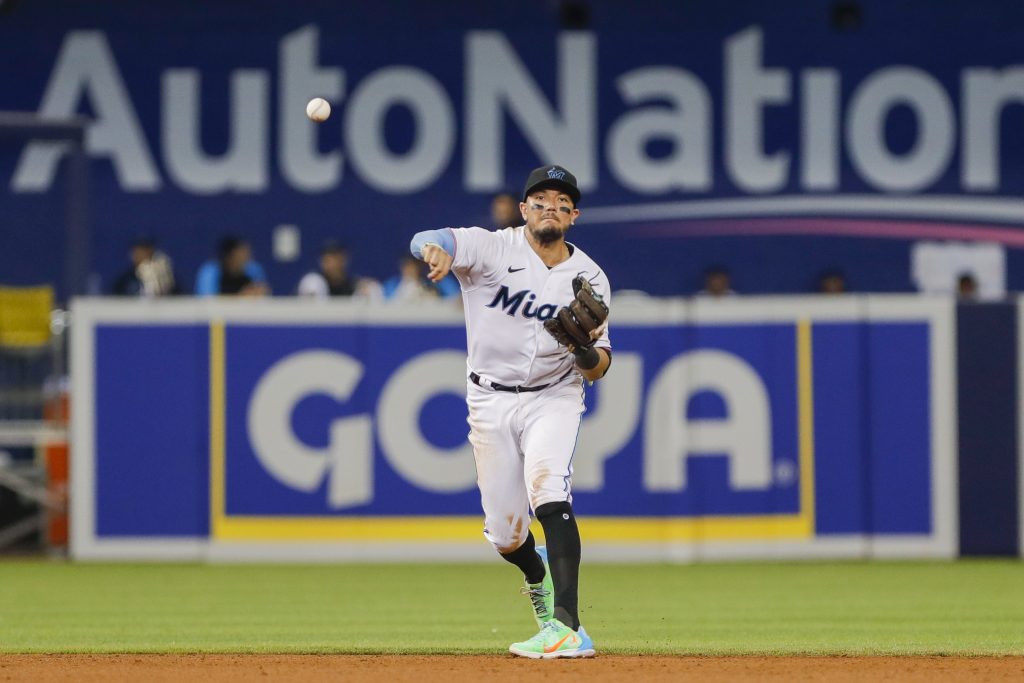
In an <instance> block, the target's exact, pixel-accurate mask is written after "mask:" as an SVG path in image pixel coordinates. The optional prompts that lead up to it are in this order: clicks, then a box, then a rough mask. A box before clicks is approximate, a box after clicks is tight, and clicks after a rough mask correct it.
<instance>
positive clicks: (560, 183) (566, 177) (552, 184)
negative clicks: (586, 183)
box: [523, 165, 580, 204]
mask: <svg viewBox="0 0 1024 683" xmlns="http://www.w3.org/2000/svg"><path fill="white" fill-rule="evenodd" d="M547 189H553V190H559V191H561V192H564V193H566V194H567V195H569V197H570V198H571V199H572V203H573V204H579V203H580V189H579V188H578V187H577V186H576V176H574V175H573V174H572V173H569V171H567V170H566V169H565V168H563V167H562V166H557V165H556V166H541V167H540V168H535V169H533V170H532V171H530V175H529V177H528V178H527V179H526V189H525V190H523V201H526V198H527V197H529V196H530V193H532V192H534V191H535V190H547Z"/></svg>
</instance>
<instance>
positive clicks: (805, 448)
mask: <svg viewBox="0 0 1024 683" xmlns="http://www.w3.org/2000/svg"><path fill="white" fill-rule="evenodd" d="M811 352H812V348H811V322H810V321H809V320H801V321H799V322H798V323H797V342H796V357H797V394H798V396H799V404H800V405H799V414H800V417H799V421H800V515H801V517H804V518H806V520H807V525H808V529H809V531H808V534H807V535H808V536H812V535H813V534H814V527H815V525H814V369H813V368H814V358H813V355H812V353H811Z"/></svg>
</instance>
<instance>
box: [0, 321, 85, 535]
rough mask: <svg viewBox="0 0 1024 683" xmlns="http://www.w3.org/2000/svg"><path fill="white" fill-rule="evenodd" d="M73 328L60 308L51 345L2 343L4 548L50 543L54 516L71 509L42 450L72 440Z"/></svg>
mask: <svg viewBox="0 0 1024 683" xmlns="http://www.w3.org/2000/svg"><path fill="white" fill-rule="evenodd" d="M67 329H68V313H67V312H66V311H63V310H55V311H53V312H52V313H51V316H50V335H49V339H48V341H46V342H45V343H42V344H39V345H30V346H27V345H21V344H19V345H17V346H5V345H2V344H0V501H3V500H5V499H6V504H4V505H2V506H0V551H3V550H4V549H7V548H10V547H12V546H16V545H18V544H22V546H23V545H24V544H25V543H26V540H28V541H29V542H30V545H33V544H32V543H31V541H32V538H33V537H34V536H35V537H37V538H38V539H39V542H38V546H39V547H44V546H45V544H46V542H47V533H46V531H47V527H48V525H49V523H50V520H51V517H52V516H53V515H63V514H65V511H66V500H65V498H66V496H65V494H64V491H63V487H60V489H54V487H51V486H50V482H49V479H48V471H47V462H46V458H45V457H44V453H43V452H42V450H41V449H42V447H44V446H46V445H47V444H54V443H66V441H67V401H66V396H67V347H66V340H67V334H66V333H67Z"/></svg>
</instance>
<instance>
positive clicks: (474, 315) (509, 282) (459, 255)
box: [451, 226, 611, 387]
mask: <svg viewBox="0 0 1024 683" xmlns="http://www.w3.org/2000/svg"><path fill="white" fill-rule="evenodd" d="M451 231H452V234H453V236H454V237H455V253H454V254H452V257H453V261H452V272H453V273H455V277H456V278H458V280H459V284H460V285H461V286H462V299H463V303H464V309H465V315H466V337H467V345H468V347H469V359H468V365H469V369H470V370H471V371H472V372H475V373H477V374H478V375H480V376H481V377H483V378H485V379H487V380H490V381H492V382H497V383H498V384H504V385H509V386H527V387H530V386H537V385H541V384H549V383H551V382H555V381H557V380H559V379H560V378H562V377H563V376H565V375H566V374H567V373H568V372H570V371H571V370H573V369H575V368H576V365H575V359H574V357H573V355H572V354H571V353H569V351H568V349H566V348H565V347H564V346H560V345H559V344H558V342H556V341H555V339H554V337H552V336H551V335H550V334H548V332H547V330H545V329H544V321H545V320H547V319H548V318H551V317H553V316H555V315H556V314H557V313H558V311H559V309H561V308H562V307H563V306H567V305H569V304H570V303H571V302H572V300H573V298H574V296H575V295H574V293H573V290H572V281H573V278H575V277H576V276H577V275H582V276H583V277H585V278H587V280H589V281H590V284H591V286H592V287H593V288H594V291H595V292H596V293H598V294H600V295H601V296H602V297H603V298H604V301H605V303H606V304H608V305H609V306H610V305H611V287H610V286H609V284H608V278H607V276H606V275H605V274H604V271H602V270H601V269H600V268H599V267H598V265H597V264H596V263H594V261H593V260H592V259H591V258H590V257H589V256H587V255H586V254H585V253H583V251H582V250H581V249H580V248H579V247H576V246H575V245H569V250H570V252H571V254H570V256H569V258H568V259H566V260H565V261H562V262H561V263H559V264H558V265H556V266H554V267H553V268H548V267H547V266H546V265H544V262H543V261H541V260H540V257H539V256H538V255H537V253H536V252H535V251H534V250H533V247H531V246H530V244H529V242H527V239H526V233H525V227H524V226H520V227H518V228H507V229H505V230H498V231H496V232H492V231H490V230H485V229H483V228H452V229H451ZM595 346H598V347H602V348H606V349H610V348H611V342H610V341H609V338H608V330H607V329H605V331H604V333H603V334H602V336H601V338H600V339H598V340H597V342H596V343H595Z"/></svg>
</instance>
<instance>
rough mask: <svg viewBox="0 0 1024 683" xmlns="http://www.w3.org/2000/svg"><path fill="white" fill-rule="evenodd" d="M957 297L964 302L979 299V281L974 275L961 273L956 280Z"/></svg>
mask: <svg viewBox="0 0 1024 683" xmlns="http://www.w3.org/2000/svg"><path fill="white" fill-rule="evenodd" d="M956 295H957V297H959V298H960V299H963V300H964V301H975V300H977V298H978V281H977V280H975V279H974V274H973V273H960V276H959V277H957V279H956Z"/></svg>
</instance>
